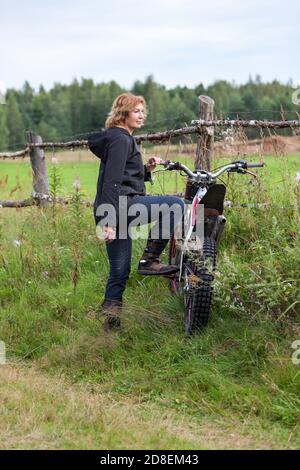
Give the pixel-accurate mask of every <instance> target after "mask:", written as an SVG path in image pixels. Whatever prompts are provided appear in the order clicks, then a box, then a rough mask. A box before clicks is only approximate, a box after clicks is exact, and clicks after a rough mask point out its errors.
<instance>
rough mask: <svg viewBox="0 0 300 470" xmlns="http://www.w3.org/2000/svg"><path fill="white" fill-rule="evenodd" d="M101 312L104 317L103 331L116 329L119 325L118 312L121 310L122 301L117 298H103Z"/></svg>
mask: <svg viewBox="0 0 300 470" xmlns="http://www.w3.org/2000/svg"><path fill="white" fill-rule="evenodd" d="M102 312H103V313H104V314H105V316H106V318H105V321H104V325H103V328H104V331H106V332H109V331H111V330H117V329H119V328H120V327H121V321H120V314H121V312H122V302H121V301H118V300H110V299H106V300H104V302H103V304H102Z"/></svg>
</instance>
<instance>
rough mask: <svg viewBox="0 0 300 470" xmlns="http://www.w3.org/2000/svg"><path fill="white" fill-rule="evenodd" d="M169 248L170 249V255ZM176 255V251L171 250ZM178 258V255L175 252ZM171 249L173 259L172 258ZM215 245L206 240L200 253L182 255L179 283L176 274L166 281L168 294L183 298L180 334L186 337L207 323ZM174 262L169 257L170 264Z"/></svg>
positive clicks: (211, 293) (214, 262)
mask: <svg viewBox="0 0 300 470" xmlns="http://www.w3.org/2000/svg"><path fill="white" fill-rule="evenodd" d="M171 249H172V245H171V247H170V255H171ZM175 251H176V250H175ZM178 252H179V254H178V253H177V256H179V255H180V251H179V250H178ZM175 254H176V253H174V249H173V255H175ZM216 255H217V252H216V243H215V240H213V239H211V238H208V237H206V238H205V239H204V243H203V251H202V252H200V253H199V252H195V251H193V252H190V253H187V254H186V255H185V259H184V262H183V271H182V279H181V282H179V275H178V274H176V276H174V278H173V279H171V281H170V288H171V291H172V292H174V293H176V294H183V297H184V307H185V317H184V330H185V333H187V334H193V333H196V332H197V331H200V330H201V329H202V328H203V327H205V326H206V325H207V323H208V320H209V316H210V309H211V303H212V295H213V286H212V282H213V279H214V276H213V271H214V269H215V266H216ZM175 261H176V258H175V256H173V257H172V258H171V256H170V262H171V263H172V262H175Z"/></svg>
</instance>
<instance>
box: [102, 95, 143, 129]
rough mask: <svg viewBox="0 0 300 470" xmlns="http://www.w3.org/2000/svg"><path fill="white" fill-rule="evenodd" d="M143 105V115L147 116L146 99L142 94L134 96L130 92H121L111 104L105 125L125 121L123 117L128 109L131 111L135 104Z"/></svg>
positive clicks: (126, 114)
mask: <svg viewBox="0 0 300 470" xmlns="http://www.w3.org/2000/svg"><path fill="white" fill-rule="evenodd" d="M140 103H142V105H143V106H144V117H145V119H146V117H147V106H146V101H145V100H144V98H143V97H142V96H135V95H133V94H132V93H122V95H119V96H118V97H117V98H116V99H115V101H114V102H113V104H112V107H111V110H110V112H109V113H108V117H107V119H106V121H105V127H106V128H109V127H115V126H118V125H120V124H124V123H125V119H126V117H127V116H128V113H130V111H133V110H134V108H135V107H136V105H137V104H140Z"/></svg>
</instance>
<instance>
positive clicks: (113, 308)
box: [88, 93, 184, 330]
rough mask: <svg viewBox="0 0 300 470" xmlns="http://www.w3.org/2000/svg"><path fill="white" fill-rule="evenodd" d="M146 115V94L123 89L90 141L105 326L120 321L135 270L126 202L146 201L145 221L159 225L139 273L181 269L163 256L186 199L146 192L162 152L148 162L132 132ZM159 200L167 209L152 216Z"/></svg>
mask: <svg viewBox="0 0 300 470" xmlns="http://www.w3.org/2000/svg"><path fill="white" fill-rule="evenodd" d="M146 115H147V109H146V103H145V100H144V98H143V97H142V96H135V95H133V94H131V93H123V94H121V95H120V96H118V97H117V98H116V99H115V101H114V103H113V105H112V108H111V111H110V113H109V115H108V118H107V120H106V123H105V127H106V130H105V131H103V132H100V133H97V134H93V135H92V136H90V137H89V140H88V143H89V148H90V150H91V151H92V152H93V153H94V154H95V155H96V156H97V157H99V158H101V165H100V170H99V177H98V183H97V194H96V198H95V202H94V217H95V222H96V224H97V225H98V226H101V227H102V230H103V236H104V239H105V241H106V250H107V254H108V258H109V263H110V274H109V278H108V281H107V284H106V289H105V298H104V302H103V304H102V308H103V311H104V312H105V313H106V314H107V318H106V321H105V329H106V330H109V329H112V328H115V327H118V326H120V319H119V314H120V312H121V309H122V297H123V292H124V290H125V287H126V281H127V279H128V278H129V274H130V269H131V254H132V238H131V235H130V234H128V232H127V231H126V237H124V234H122V236H121V235H120V218H121V215H122V213H123V212H124V211H123V210H122V207H123V208H125V212H126V216H127V215H128V212H127V211H128V209H127V207H126V206H129V207H132V206H133V205H135V204H142V207H143V208H145V210H146V214H147V220H145V221H144V222H145V223H150V222H152V221H154V220H156V227H153V228H152V230H153V231H154V232H155V228H157V233H158V236H157V237H156V238H155V239H153V238H151V237H150V234H149V237H148V240H147V246H146V248H145V250H144V253H143V256H142V258H141V260H140V262H139V265H138V273H139V274H142V275H153V274H155V275H164V274H172V273H174V272H176V271H177V269H178V268H176V267H175V268H174V266H168V265H164V264H162V263H161V262H160V259H159V256H160V254H161V253H162V251H163V249H164V248H165V246H166V244H167V243H168V241H169V239H170V237H171V236H172V233H173V231H174V228H175V227H176V225H177V224H178V222H179V221H180V220H181V217H182V213H183V206H184V205H183V201H182V200H181V199H180V198H178V197H175V196H148V195H146V190H145V183H144V182H145V181H149V180H151V171H152V170H153V169H154V168H155V167H156V165H157V164H158V163H160V161H161V160H160V158H158V157H152V158H150V159H149V160H148V162H147V164H146V165H144V164H143V161H142V157H141V153H140V150H139V147H138V146H137V144H136V141H135V139H134V138H133V136H132V134H133V132H134V131H135V129H139V128H140V127H141V126H142V125H143V123H144V120H145V118H146ZM121 196H122V197H121ZM124 199H125V202H126V205H125V206H124ZM120 201H122V204H121V203H120ZM155 204H164V210H163V211H162V212H160V213H159V215H158V216H157V217H156V218H153V211H152V209H153V207H154V205H155ZM174 204H177V208H178V207H179V208H180V212H179V211H175V212H170V210H169V211H166V209H165V208H166V207H167V208H170V207H171V206H173V205H174ZM110 209H113V210H112V211H111V210H110ZM120 209H121V210H120ZM167 212H168V213H167ZM167 217H168V221H169V222H170V232H169V236H167V237H166V236H165V234H164V232H163V224H164V221H165V220H166V218H167ZM129 222H132V224H131V225H134V220H133V221H132V218H130V217H129V218H128V219H127V223H129ZM151 233H153V232H151Z"/></svg>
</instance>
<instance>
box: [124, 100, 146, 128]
mask: <svg viewBox="0 0 300 470" xmlns="http://www.w3.org/2000/svg"><path fill="white" fill-rule="evenodd" d="M144 120H145V117H144V106H143V104H142V103H139V104H137V105H136V107H135V108H134V109H133V111H130V112H129V113H128V116H127V117H126V119H125V125H126V126H127V127H128V128H129V129H130V130H132V131H134V129H138V128H140V127H141V126H142V125H143V124H144Z"/></svg>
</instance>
